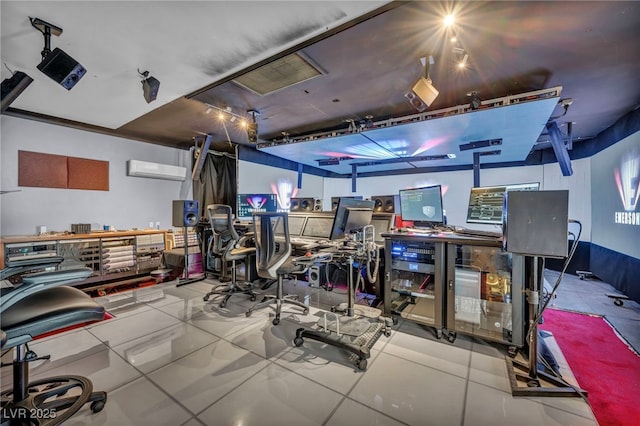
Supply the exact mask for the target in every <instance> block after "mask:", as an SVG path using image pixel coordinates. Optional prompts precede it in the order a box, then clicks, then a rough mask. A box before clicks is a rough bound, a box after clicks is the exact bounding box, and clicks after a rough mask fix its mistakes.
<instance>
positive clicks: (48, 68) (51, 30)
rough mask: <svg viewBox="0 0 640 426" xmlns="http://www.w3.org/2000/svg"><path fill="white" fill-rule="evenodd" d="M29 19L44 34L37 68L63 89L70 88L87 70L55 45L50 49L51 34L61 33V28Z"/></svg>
mask: <svg viewBox="0 0 640 426" xmlns="http://www.w3.org/2000/svg"><path fill="white" fill-rule="evenodd" d="M29 20H30V21H31V26H32V27H33V28H35V29H37V30H38V31H40V32H41V33H42V35H43V36H44V48H43V49H42V52H41V54H42V62H40V63H39V64H38V69H39V70H40V71H42V72H43V73H44V74H45V75H47V76H48V77H50V78H51V79H52V80H54V81H56V82H57V83H59V84H60V85H61V86H62V87H64V88H65V89H67V90H71V88H73V86H75V85H76V83H78V81H80V79H81V78H82V76H84V75H85V74H86V73H87V70H86V69H85V68H84V67H83V66H82V65H80V63H78V61H76V60H75V59H73V58H72V57H71V56H69V55H67V54H66V53H65V52H64V51H63V50H62V49H59V48H57V47H56V48H55V49H53V51H51V36H52V35H54V36H59V35H60V34H62V28H60V27H57V26H55V25H53V24H49V23H48V22H45V21H43V20H42V19H39V18H29Z"/></svg>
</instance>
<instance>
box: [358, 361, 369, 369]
mask: <svg viewBox="0 0 640 426" xmlns="http://www.w3.org/2000/svg"><path fill="white" fill-rule="evenodd" d="M358 369H359V370H362V371H364V370H366V369H367V360H366V358H360V359H359V360H358Z"/></svg>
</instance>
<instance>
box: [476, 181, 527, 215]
mask: <svg viewBox="0 0 640 426" xmlns="http://www.w3.org/2000/svg"><path fill="white" fill-rule="evenodd" d="M539 188H540V182H532V183H519V184H511V185H499V186H482V187H480V186H479V187H475V188H471V193H470V194H469V208H468V209H467V223H484V224H489V225H502V205H503V202H504V194H505V192H508V191H537V190H538V189H539Z"/></svg>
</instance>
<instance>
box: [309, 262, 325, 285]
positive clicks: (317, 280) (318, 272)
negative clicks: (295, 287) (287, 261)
mask: <svg viewBox="0 0 640 426" xmlns="http://www.w3.org/2000/svg"><path fill="white" fill-rule="evenodd" d="M325 267H326V265H311V266H309V270H308V271H307V282H308V283H309V287H322V286H324V285H325V284H326V283H325V281H326V276H325V274H326V272H325Z"/></svg>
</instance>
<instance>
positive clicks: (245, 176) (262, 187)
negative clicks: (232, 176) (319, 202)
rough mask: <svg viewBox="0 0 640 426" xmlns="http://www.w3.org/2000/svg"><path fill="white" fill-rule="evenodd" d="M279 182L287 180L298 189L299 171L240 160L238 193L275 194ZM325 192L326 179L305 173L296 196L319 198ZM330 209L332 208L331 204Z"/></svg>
mask: <svg viewBox="0 0 640 426" xmlns="http://www.w3.org/2000/svg"><path fill="white" fill-rule="evenodd" d="M278 182H286V183H288V184H290V185H291V187H292V188H293V189H296V187H297V185H298V172H296V171H293V170H285V169H280V168H278V167H272V166H266V165H264V164H257V163H251V162H249V161H242V160H241V161H238V194H252V193H256V194H260V193H263V194H265V193H266V194H273V193H274V190H273V187H274V186H277V184H278ZM323 193H324V179H323V178H322V177H320V176H314V175H310V174H306V173H303V175H302V188H300V189H298V190H297V193H296V195H295V196H296V197H300V198H302V197H313V198H319V197H321V196H322V194H323ZM329 204H331V202H329ZM329 209H331V206H330V205H329Z"/></svg>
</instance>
